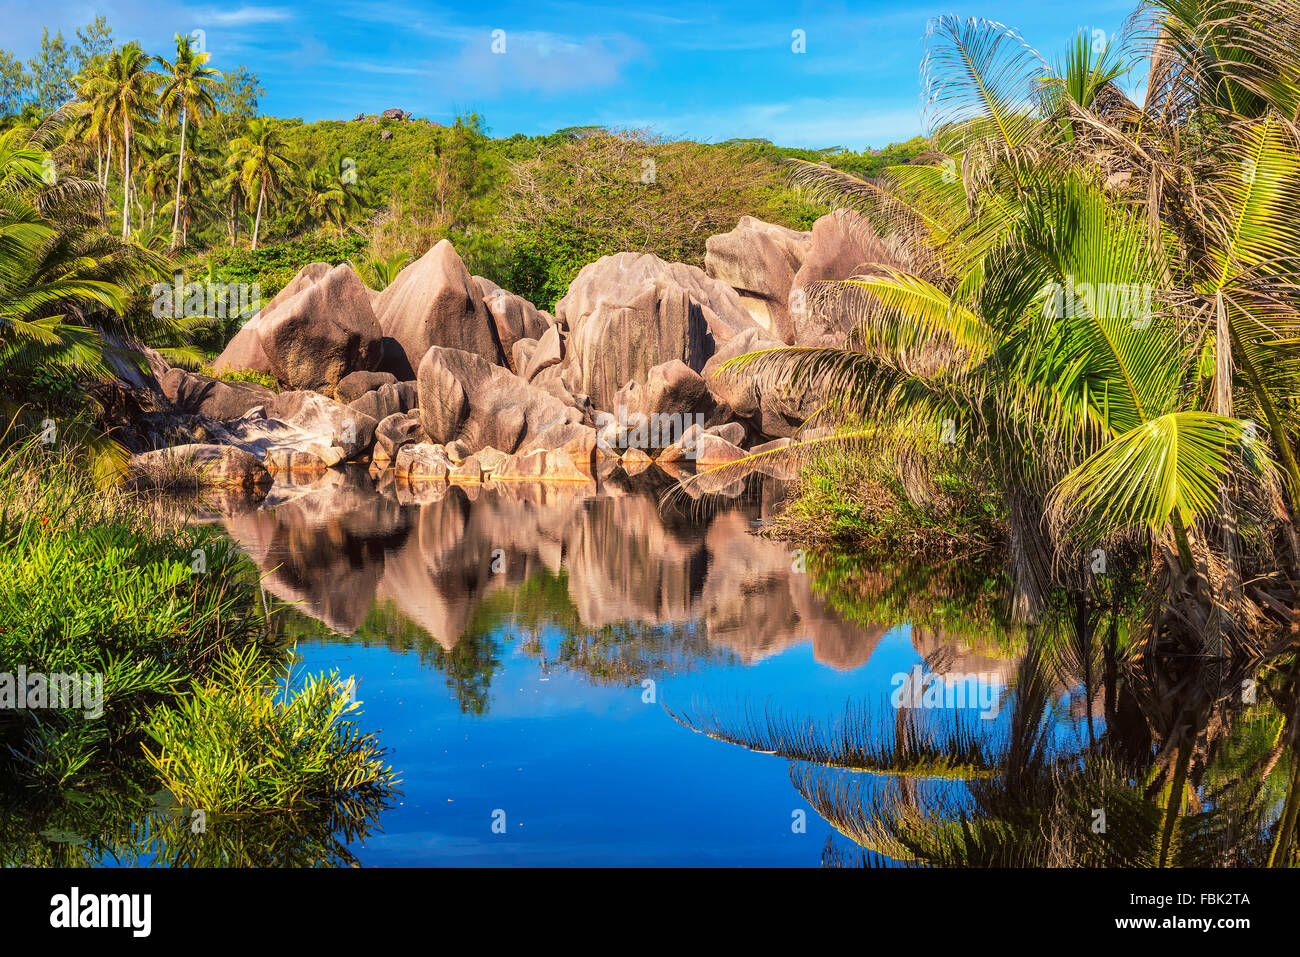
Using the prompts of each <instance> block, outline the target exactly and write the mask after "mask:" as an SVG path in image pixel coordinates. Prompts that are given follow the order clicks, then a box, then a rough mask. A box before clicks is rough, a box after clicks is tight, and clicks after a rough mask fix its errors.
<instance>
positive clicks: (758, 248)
mask: <svg viewBox="0 0 1300 957" xmlns="http://www.w3.org/2000/svg"><path fill="white" fill-rule="evenodd" d="M811 245H812V234H811V233H806V232H796V231H795V230H793V229H787V228H786V227H784V226H776V225H773V224H772V223H765V222H763V221H762V220H761V219H755V218H754V217H752V216H742V217H741V218H740V221H739V222H738V223H737V224H736V228H735V229H733V230H732V231H731V232H729V233H722V234H720V235H717V236H710V237H709V238H708V239H707V240H706V241H705V250H706V252H705V256H704V270H705V272H706V273H707V274H708V275H709V276H711V277H713V278H715V279H720V280H721V281H723V282H725V283H726V284H727V285H729V286H731V287H732V288H733V289H735V290H736V292H738V293H739V294H740V298H741V301H742V302H743V303H744V304H745V308H746V309H747V310H748V311H749V314H750V315H751V316H752V317H753V318H754V320H755V322H757V323H758V324H759V325H760V326H761V327H762V328H763V329H764V330H765V331H766V332H767V333H768V334H770V335H772V336H774V337H775V338H777V339H780V340H782V341H783V342H787V343H790V342H794V331H795V330H794V324H793V322H792V321H791V315H790V312H791V309H790V306H791V303H790V293H791V290H792V289H793V288H794V278H795V274H796V273H797V272H798V271H799V269H800V267H801V266H802V265H803V262H804V259H805V258H806V257H807V255H808V250H809V247H810V246H811Z"/></svg>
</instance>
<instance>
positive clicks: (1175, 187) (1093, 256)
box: [733, 0, 1300, 651]
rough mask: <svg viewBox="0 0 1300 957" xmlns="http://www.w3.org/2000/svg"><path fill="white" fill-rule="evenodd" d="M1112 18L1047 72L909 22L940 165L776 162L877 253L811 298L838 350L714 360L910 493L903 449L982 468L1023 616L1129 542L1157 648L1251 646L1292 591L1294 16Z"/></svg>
mask: <svg viewBox="0 0 1300 957" xmlns="http://www.w3.org/2000/svg"><path fill="white" fill-rule="evenodd" d="M1130 27H1131V30H1130V33H1129V34H1128V35H1127V36H1126V37H1124V38H1122V39H1117V40H1114V41H1113V42H1112V43H1111V44H1107V45H1102V44H1098V43H1096V42H1095V41H1094V40H1093V39H1092V37H1091V36H1089V35H1083V34H1081V35H1080V37H1079V38H1078V40H1077V42H1076V43H1075V45H1074V46H1073V47H1072V48H1071V49H1070V51H1069V52H1068V55H1067V56H1066V57H1065V59H1064V61H1063V62H1062V63H1061V64H1060V65H1059V66H1057V67H1053V66H1051V65H1049V64H1048V63H1047V61H1045V60H1044V59H1043V58H1042V56H1041V55H1040V54H1039V53H1038V52H1037V51H1035V50H1034V49H1032V48H1031V47H1030V46H1029V45H1028V44H1027V43H1025V41H1024V40H1023V39H1022V38H1021V37H1020V36H1019V35H1018V34H1016V33H1015V32H1014V31H1012V30H1010V29H1009V28H1007V27H1005V26H1003V25H1001V24H997V23H993V22H990V21H984V20H961V19H958V18H956V17H942V18H939V19H938V20H935V21H933V22H932V24H931V28H930V30H929V47H930V49H929V52H928V55H927V57H926V59H925V102H926V104H927V114H928V118H929V122H930V125H931V127H932V129H933V135H932V138H931V139H932V146H933V149H934V152H932V153H931V154H928V155H927V156H926V157H924V158H923V161H919V162H917V163H914V164H910V165H905V166H896V167H891V168H889V169H887V170H885V171H884V175H883V177H882V178H881V179H878V180H863V179H859V178H857V177H854V176H852V175H849V174H847V173H844V172H842V171H838V170H835V169H831V168H827V167H825V166H821V165H818V164H815V163H809V162H805V161H794V169H793V177H794V180H795V182H797V183H798V184H800V185H801V186H802V187H804V188H805V189H806V190H807V191H808V192H809V193H810V194H811V195H812V196H813V197H815V198H817V199H819V200H823V201H826V202H828V203H830V204H832V205H835V206H839V207H843V208H845V209H848V210H852V211H854V212H855V213H857V214H860V215H861V216H862V217H864V218H865V220H866V221H867V222H869V223H871V224H872V225H873V226H874V227H875V228H876V229H877V230H878V231H879V232H880V233H881V234H882V236H883V237H884V238H885V240H886V243H887V245H888V247H889V249H891V250H892V251H893V254H894V258H893V259H892V261H889V262H882V263H878V264H876V265H875V267H874V268H873V269H872V270H871V272H870V273H869V274H866V275H862V276H859V277H856V278H854V279H851V280H848V281H845V282H839V283H825V284H821V285H820V286H819V287H817V288H815V289H814V294H813V296H812V308H814V309H818V310H821V311H823V312H824V313H825V314H826V315H828V316H832V317H835V318H837V319H839V320H840V321H841V322H842V323H843V324H844V326H845V327H846V328H851V330H852V331H851V335H850V336H849V339H848V343H847V345H846V347H845V348H839V349H835V348H832V349H782V350H775V351H771V352H767V353H760V354H754V355H751V356H747V357H742V358H741V359H740V360H735V361H734V363H733V368H739V367H748V368H749V369H750V370H751V371H754V372H756V373H758V374H759V375H760V377H761V378H765V379H767V380H771V381H773V382H774V383H777V384H781V385H783V386H786V387H792V388H794V389H803V388H807V387H815V388H817V389H819V390H820V391H821V394H822V395H823V396H824V397H825V400H826V401H825V405H824V407H823V410H822V413H821V414H822V417H823V424H825V423H827V422H829V423H834V422H842V423H847V422H852V423H854V427H853V428H852V429H849V430H843V429H842V430H841V431H840V433H839V434H837V435H835V436H832V437H830V438H823V439H821V440H820V444H822V445H826V444H840V445H845V444H849V445H854V446H855V447H859V448H862V447H866V448H869V449H872V450H874V451H876V452H877V453H880V454H882V455H883V457H884V458H885V459H886V460H888V461H893V462H895V464H896V466H897V467H898V468H899V470H900V474H903V473H906V477H907V479H908V485H909V486H911V487H916V486H918V485H920V486H924V484H925V483H924V482H923V481H918V480H917V475H918V463H920V464H921V465H923V466H926V467H928V468H929V469H933V468H935V467H937V466H942V467H943V468H945V469H951V468H952V467H953V466H954V465H959V466H960V467H962V468H965V469H967V470H969V471H970V473H971V474H972V475H975V476H979V477H985V478H988V479H989V480H990V481H992V482H993V484H994V486H995V487H996V488H998V489H999V491H1000V492H1001V496H1002V497H1003V499H1004V500H1005V502H1006V503H1007V511H1008V526H1009V536H1010V552H1011V565H1012V571H1013V578H1014V582H1015V589H1016V593H1015V599H1016V610H1017V612H1018V613H1019V615H1020V616H1021V617H1023V618H1033V617H1034V616H1035V615H1037V614H1038V613H1039V612H1040V611H1041V609H1042V608H1043V607H1044V605H1045V603H1046V602H1047V601H1048V593H1049V592H1050V590H1051V589H1052V588H1053V587H1056V586H1061V585H1065V586H1069V587H1072V588H1075V589H1082V590H1083V591H1087V590H1088V589H1089V588H1091V587H1093V585H1094V584H1095V583H1094V578H1095V573H1094V572H1093V571H1092V570H1091V563H1092V562H1093V560H1094V555H1095V554H1096V553H1097V552H1098V550H1101V552H1102V553H1103V554H1104V553H1105V552H1106V551H1107V550H1108V549H1113V550H1122V549H1123V548H1124V547H1125V545H1126V543H1127V545H1128V546H1130V547H1131V546H1133V545H1134V544H1142V545H1144V546H1145V547H1144V548H1140V549H1138V551H1137V552H1136V554H1137V555H1138V556H1139V557H1140V560H1142V561H1146V560H1148V559H1149V560H1150V561H1151V563H1152V579H1151V580H1152V582H1153V587H1154V588H1155V591H1156V592H1157V593H1158V594H1154V595H1153V597H1152V600H1151V608H1152V614H1153V621H1152V630H1151V635H1152V637H1154V638H1157V639H1160V640H1165V639H1168V640H1172V641H1175V642H1176V643H1179V644H1181V645H1183V646H1185V647H1188V648H1191V649H1195V650H1198V651H1199V650H1202V649H1203V647H1205V645H1203V642H1206V643H1208V645H1209V647H1211V648H1214V649H1221V648H1222V647H1223V644H1222V642H1223V641H1225V640H1226V641H1227V642H1228V644H1229V645H1230V646H1233V647H1247V646H1257V645H1258V642H1259V641H1260V636H1261V635H1262V634H1266V633H1273V632H1277V631H1278V630H1279V629H1280V628H1281V627H1282V626H1283V623H1284V621H1285V618H1287V617H1289V615H1285V614H1283V613H1281V612H1280V608H1281V607H1286V603H1287V602H1289V601H1291V600H1292V599H1293V598H1294V597H1295V596H1294V595H1292V594H1291V592H1290V586H1289V585H1288V583H1287V582H1288V580H1290V581H1294V580H1296V578H1297V574H1296V569H1297V565H1296V554H1297V553H1296V551H1295V544H1294V535H1295V530H1294V516H1295V514H1296V505H1297V496H1298V495H1300V472H1297V469H1296V464H1295V456H1294V444H1295V441H1296V437H1297V427H1298V426H1300V423H1298V422H1297V420H1296V418H1295V412H1296V407H1295V397H1296V394H1297V386H1298V385H1300V379H1298V378H1297V372H1298V371H1300V369H1298V367H1297V365H1296V351H1295V349H1296V346H1295V344H1296V342H1297V332H1298V331H1300V330H1298V329H1297V325H1296V314H1297V313H1296V308H1297V305H1298V304H1300V300H1297V284H1296V282H1297V277H1298V276H1300V273H1298V272H1297V265H1298V262H1300V261H1298V260H1297V252H1298V251H1300V230H1298V228H1297V223H1298V222H1300V217H1298V216H1297V211H1298V209H1300V153H1298V152H1297V146H1298V143H1300V140H1298V131H1297V125H1296V117H1297V103H1298V102H1300V55H1297V52H1296V51H1297V43H1296V39H1297V30H1300V16H1297V7H1296V5H1295V3H1294V0H1285V2H1275V0H1263V2H1260V3H1241V2H1237V0H1213V2H1210V3H1203V4H1184V3H1179V2H1176V0H1169V2H1152V3H1148V4H1146V5H1144V6H1143V8H1142V9H1141V10H1140V11H1139V12H1138V14H1137V15H1135V17H1134V19H1133V20H1132V22H1131V24H1130ZM1140 66H1145V67H1146V68H1147V70H1148V71H1149V74H1150V77H1149V80H1148V83H1147V86H1146V91H1145V96H1144V98H1143V100H1142V102H1141V103H1137V102H1134V101H1133V100H1132V99H1130V97H1129V96H1128V95H1127V94H1126V93H1125V92H1124V91H1123V89H1122V88H1121V86H1120V83H1119V81H1120V80H1121V79H1122V78H1124V77H1128V76H1129V75H1130V74H1131V73H1132V72H1133V71H1134V70H1136V69H1137V68H1139V67H1140ZM862 421H865V422H866V426H865V427H861V426H860V423H861V422H862ZM817 444H818V443H811V444H806V445H804V446H803V447H801V448H800V449H799V450H798V453H799V454H808V452H809V451H811V450H813V449H815V448H816V446H817ZM924 471H925V468H921V469H920V470H919V472H920V473H921V474H923V473H924ZM920 491H922V492H923V489H921V490H920ZM1279 569H1281V574H1279ZM1247 582H1249V584H1246V583H1247ZM1161 583H1162V584H1161ZM1279 595H1280V596H1282V597H1281V598H1280V602H1281V604H1279V597H1278V596H1279ZM1184 603H1189V604H1188V607H1192V606H1195V607H1197V608H1199V611H1197V612H1195V613H1189V612H1188V610H1187V608H1186V607H1185V608H1183V610H1181V611H1179V612H1177V613H1170V612H1169V611H1168V609H1169V608H1170V607H1171V605H1172V606H1175V607H1176V606H1179V605H1180V604H1184Z"/></svg>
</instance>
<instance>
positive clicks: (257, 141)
mask: <svg viewBox="0 0 1300 957" xmlns="http://www.w3.org/2000/svg"><path fill="white" fill-rule="evenodd" d="M227 162H228V163H229V164H230V165H231V166H232V167H234V168H237V169H238V170H239V179H240V182H241V184H242V185H243V187H244V189H245V190H246V191H247V192H248V194H249V195H250V196H251V191H252V190H253V189H256V190H257V213H256V215H255V217H254V219H253V244H252V247H251V248H253V249H256V248H257V236H258V233H259V231H260V230H261V227H262V210H263V207H264V206H265V204H266V203H267V201H268V200H269V201H270V202H272V203H273V202H274V201H275V199H276V198H277V197H278V196H279V195H280V193H281V192H282V191H283V190H284V188H285V187H286V185H287V182H288V177H289V175H290V174H291V172H292V170H293V169H294V167H295V164H294V163H293V162H292V161H291V160H290V159H289V156H288V147H287V145H286V144H285V142H284V139H283V137H282V136H281V134H280V130H279V127H277V126H276V125H275V124H273V123H271V122H270V121H268V120H265V119H261V118H256V119H253V120H250V121H249V123H248V131H247V132H246V133H245V134H244V135H243V136H241V137H239V138H238V139H236V140H234V141H232V142H231V144H230V156H229V158H228V160H227Z"/></svg>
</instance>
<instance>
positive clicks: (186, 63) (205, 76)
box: [158, 33, 220, 249]
mask: <svg viewBox="0 0 1300 957" xmlns="http://www.w3.org/2000/svg"><path fill="white" fill-rule="evenodd" d="M208 58H209V54H208V53H199V52H197V51H195V50H194V48H193V46H192V45H191V44H190V39H189V37H186V36H182V35H181V34H179V33H178V34H176V60H175V62H174V63H168V62H167V61H166V60H163V59H161V58H159V60H158V62H159V64H160V65H161V66H163V67H164V68H165V69H166V70H167V71H168V76H167V79H166V81H165V82H164V85H163V88H162V92H161V93H160V95H159V102H160V105H161V108H162V114H163V117H164V119H173V118H175V117H176V116H180V120H181V149H180V158H179V162H178V164H177V169H176V208H175V210H174V211H173V214H172V241H171V248H172V249H175V248H176V242H177V237H178V236H179V234H180V222H181V182H182V180H184V178H185V133H186V129H187V126H188V124H189V122H190V121H191V120H192V121H193V122H194V125H195V126H198V125H200V124H201V123H202V122H203V119H204V117H207V116H210V115H212V114H213V113H215V112H216V109H217V106H216V103H215V101H214V100H213V97H212V90H213V88H215V86H216V83H217V78H218V77H219V76H220V74H219V73H218V72H217V71H216V70H213V69H210V68H208V67H207V66H204V64H205V63H207V62H208Z"/></svg>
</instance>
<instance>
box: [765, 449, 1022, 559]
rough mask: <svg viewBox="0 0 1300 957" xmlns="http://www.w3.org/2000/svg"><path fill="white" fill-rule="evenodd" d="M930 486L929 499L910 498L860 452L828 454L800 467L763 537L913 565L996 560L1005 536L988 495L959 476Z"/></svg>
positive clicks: (996, 508) (944, 477)
mask: <svg viewBox="0 0 1300 957" xmlns="http://www.w3.org/2000/svg"><path fill="white" fill-rule="evenodd" d="M931 484H932V495H931V496H930V499H929V501H926V502H923V503H918V502H913V501H911V500H910V499H909V498H908V497H907V495H906V493H905V491H904V489H903V485H902V483H901V482H900V481H899V480H898V479H897V478H896V477H895V476H893V475H892V474H890V473H889V472H888V471H887V470H886V469H885V468H883V467H882V466H881V465H879V464H877V463H874V462H872V461H871V460H870V459H869V458H868V457H866V456H863V455H860V454H855V453H852V452H828V453H825V454H823V455H821V456H820V457H818V458H817V459H815V460H813V461H812V462H810V463H809V464H807V465H806V466H805V467H804V468H803V470H802V471H801V472H800V476H799V479H798V481H797V482H796V483H795V485H794V488H793V489H792V491H791V495H790V497H789V498H788V500H787V502H786V508H785V509H784V510H783V512H782V514H781V515H780V516H779V517H778V518H777V520H776V521H775V522H774V523H773V525H772V526H771V534H774V535H776V536H778V537H781V538H788V539H792V540H795V541H799V542H802V543H806V544H808V545H812V546H819V545H820V546H831V545H835V546H849V547H852V548H853V549H854V550H855V551H857V552H859V553H860V554H864V555H873V556H890V555H893V556H897V555H900V554H901V555H907V556H908V557H909V558H911V559H914V560H916V561H921V562H926V561H942V560H945V559H949V558H954V557H959V556H960V557H961V558H963V559H965V560H970V559H975V558H996V557H997V555H998V554H999V553H1000V551H1001V549H1002V548H1003V545H1004V542H1005V536H1006V527H1005V523H1004V521H1003V515H1002V512H1001V507H1000V504H999V502H998V500H997V499H996V497H995V496H994V495H993V494H992V493H991V492H990V491H989V490H988V489H987V488H986V487H985V486H984V485H983V483H981V482H979V481H978V480H976V479H973V478H971V477H970V476H966V475H961V474H955V473H940V474H936V475H935V476H933V477H932V479H931Z"/></svg>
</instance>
